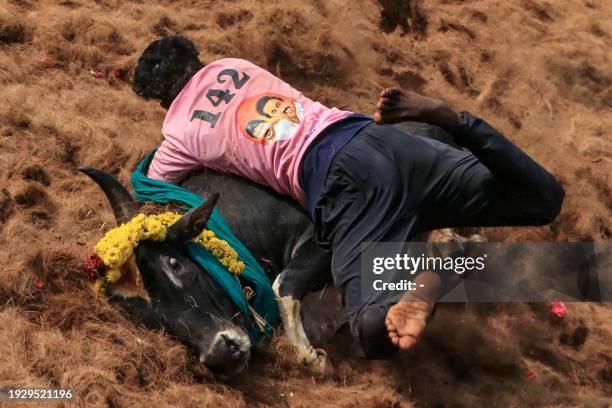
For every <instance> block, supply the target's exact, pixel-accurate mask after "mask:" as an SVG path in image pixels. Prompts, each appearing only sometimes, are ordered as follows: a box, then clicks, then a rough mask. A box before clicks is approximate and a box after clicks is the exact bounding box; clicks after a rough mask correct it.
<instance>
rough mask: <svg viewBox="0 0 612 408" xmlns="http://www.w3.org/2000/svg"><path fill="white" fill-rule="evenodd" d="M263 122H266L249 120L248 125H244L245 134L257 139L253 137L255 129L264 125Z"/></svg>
mask: <svg viewBox="0 0 612 408" xmlns="http://www.w3.org/2000/svg"><path fill="white" fill-rule="evenodd" d="M265 122H266V121H265V120H261V119H253V120H249V123H247V125H246V132H247V133H248V134H249V136H251V137H254V138H256V139H257V136H255V128H256V127H257V126H258V125H260V124H261V123H265Z"/></svg>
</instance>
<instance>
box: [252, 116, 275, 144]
mask: <svg viewBox="0 0 612 408" xmlns="http://www.w3.org/2000/svg"><path fill="white" fill-rule="evenodd" d="M246 132H247V133H248V134H249V136H251V137H254V138H255V139H258V140H260V141H262V142H263V143H267V142H275V141H276V134H275V132H274V128H273V127H272V124H271V123H269V122H268V121H265V120H262V119H253V120H250V121H249V122H248V123H247V125H246Z"/></svg>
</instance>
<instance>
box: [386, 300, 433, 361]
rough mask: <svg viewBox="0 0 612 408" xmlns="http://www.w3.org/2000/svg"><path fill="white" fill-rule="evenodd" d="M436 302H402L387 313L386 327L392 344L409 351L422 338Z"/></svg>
mask: <svg viewBox="0 0 612 408" xmlns="http://www.w3.org/2000/svg"><path fill="white" fill-rule="evenodd" d="M434 305H435V302H425V301H419V300H414V301H411V300H401V301H399V302H398V303H396V304H395V305H393V306H392V307H391V308H390V309H389V311H388V312H387V318H386V319H385V325H386V326H387V332H388V334H389V338H390V339H391V342H392V343H393V344H394V345H396V346H397V347H399V348H400V350H408V349H410V348H412V347H413V346H414V345H415V344H416V343H417V342H418V341H419V339H420V338H421V336H422V335H423V332H424V331H425V326H426V325H427V322H428V321H429V318H430V316H431V313H432V311H433V308H434Z"/></svg>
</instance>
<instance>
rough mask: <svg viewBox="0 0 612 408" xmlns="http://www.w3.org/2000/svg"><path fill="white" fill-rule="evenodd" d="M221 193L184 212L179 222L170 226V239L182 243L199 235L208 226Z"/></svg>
mask: <svg viewBox="0 0 612 408" xmlns="http://www.w3.org/2000/svg"><path fill="white" fill-rule="evenodd" d="M218 199H219V194H217V193H215V194H213V195H212V196H210V198H209V199H208V200H207V201H206V202H205V203H204V204H202V205H201V206H199V207H196V208H194V209H193V210H191V211H189V212H188V213H186V214H184V215H183V216H182V217H181V218H180V219H179V220H178V221H177V222H175V223H174V224H172V226H171V227H170V228H168V239H170V240H172V241H175V242H177V243H180V244H184V243H186V242H187V241H189V240H191V239H193V238H195V237H197V236H198V235H200V233H201V232H202V231H203V230H204V228H206V224H207V223H208V219H209V218H210V215H211V214H212V211H213V209H214V208H215V205H216V204H217V200H218Z"/></svg>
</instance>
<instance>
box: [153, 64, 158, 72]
mask: <svg viewBox="0 0 612 408" xmlns="http://www.w3.org/2000/svg"><path fill="white" fill-rule="evenodd" d="M157 71H159V63H157V64H155V65H154V66H153V72H157Z"/></svg>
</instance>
